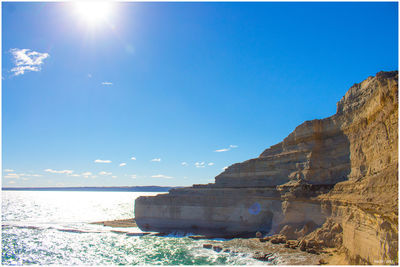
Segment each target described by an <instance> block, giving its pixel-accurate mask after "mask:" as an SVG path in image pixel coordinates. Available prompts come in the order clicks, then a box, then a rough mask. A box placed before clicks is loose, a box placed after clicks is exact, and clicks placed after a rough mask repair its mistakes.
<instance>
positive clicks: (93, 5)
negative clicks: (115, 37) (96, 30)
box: [74, 1, 112, 25]
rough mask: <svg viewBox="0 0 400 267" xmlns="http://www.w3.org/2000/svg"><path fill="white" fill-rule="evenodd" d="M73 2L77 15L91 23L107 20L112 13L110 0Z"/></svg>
mask: <svg viewBox="0 0 400 267" xmlns="http://www.w3.org/2000/svg"><path fill="white" fill-rule="evenodd" d="M74 4H75V10H76V13H77V14H78V16H79V17H81V19H82V20H84V21H86V22H87V23H88V24H91V25H93V24H98V23H101V22H105V21H107V20H108V19H109V17H110V16H111V13H112V3H110V2H105V1H103V2H95V1H93V2H92V1H81V2H75V3H74Z"/></svg>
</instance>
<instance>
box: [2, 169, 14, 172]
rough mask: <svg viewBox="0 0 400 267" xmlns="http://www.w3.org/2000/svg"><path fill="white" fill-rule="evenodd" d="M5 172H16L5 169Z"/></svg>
mask: <svg viewBox="0 0 400 267" xmlns="http://www.w3.org/2000/svg"><path fill="white" fill-rule="evenodd" d="M3 171H4V172H13V171H14V170H13V169H4V170H3Z"/></svg>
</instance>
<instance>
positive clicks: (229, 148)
mask: <svg viewBox="0 0 400 267" xmlns="http://www.w3.org/2000/svg"><path fill="white" fill-rule="evenodd" d="M238 147H239V146H238V145H229V147H228V148H221V149H217V150H214V152H226V151H229V150H231V149H232V148H238Z"/></svg>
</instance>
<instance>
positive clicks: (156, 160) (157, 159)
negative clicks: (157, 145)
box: [150, 158, 161, 162]
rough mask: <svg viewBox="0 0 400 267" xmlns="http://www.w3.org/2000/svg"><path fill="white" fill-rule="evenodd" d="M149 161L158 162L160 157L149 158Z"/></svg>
mask: <svg viewBox="0 0 400 267" xmlns="http://www.w3.org/2000/svg"><path fill="white" fill-rule="evenodd" d="M150 161H153V162H160V161H161V159H160V158H155V159H152V160H150Z"/></svg>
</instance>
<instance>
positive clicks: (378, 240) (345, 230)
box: [135, 71, 398, 264]
mask: <svg viewBox="0 0 400 267" xmlns="http://www.w3.org/2000/svg"><path fill="white" fill-rule="evenodd" d="M135 217H136V223H137V225H138V227H139V228H141V229H142V230H144V231H157V232H174V231H181V232H187V233H197V234H202V235H208V236H221V237H226V236H232V237H240V236H253V237H254V236H255V233H256V232H260V233H261V234H262V235H278V236H274V237H273V238H271V239H270V240H268V241H267V240H265V241H266V242H260V243H262V244H266V243H268V242H278V241H279V242H278V243H282V246H288V248H289V249H290V248H291V247H296V248H295V249H298V250H301V251H303V250H304V251H305V252H309V253H322V252H323V251H324V250H327V251H328V250H332V251H334V250H336V251H337V252H338V253H339V254H340V253H341V254H343V255H345V257H346V259H347V262H348V263H351V264H397V262H398V256H397V255H398V72H397V71H391V72H379V73H377V74H376V76H375V77H372V76H371V77H368V78H367V79H366V80H364V81H363V82H361V83H358V84H354V85H353V86H352V87H351V88H350V89H349V90H348V92H347V93H346V94H345V96H344V97H343V98H342V99H341V100H340V101H339V102H338V103H337V112H336V114H335V115H333V116H331V117H328V118H325V119H321V120H312V121H306V122H304V123H303V124H301V125H299V126H298V127H296V129H295V130H294V131H293V132H292V133H291V134H290V135H289V136H288V137H286V138H285V139H284V140H283V141H282V142H281V143H278V144H276V145H273V146H271V147H270V148H269V149H266V150H265V151H264V152H262V153H261V154H260V156H259V157H257V158H254V159H250V160H247V161H244V162H242V163H236V164H233V165H232V166H229V167H228V168H227V169H226V170H225V171H224V172H222V173H221V174H219V175H218V176H217V177H215V183H210V184H207V185H193V186H192V187H186V188H179V189H172V190H170V191H169V193H168V194H160V195H157V196H152V197H139V198H138V199H136V201H135ZM284 240H285V242H284V243H283V241H284ZM281 241H282V242H281Z"/></svg>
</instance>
